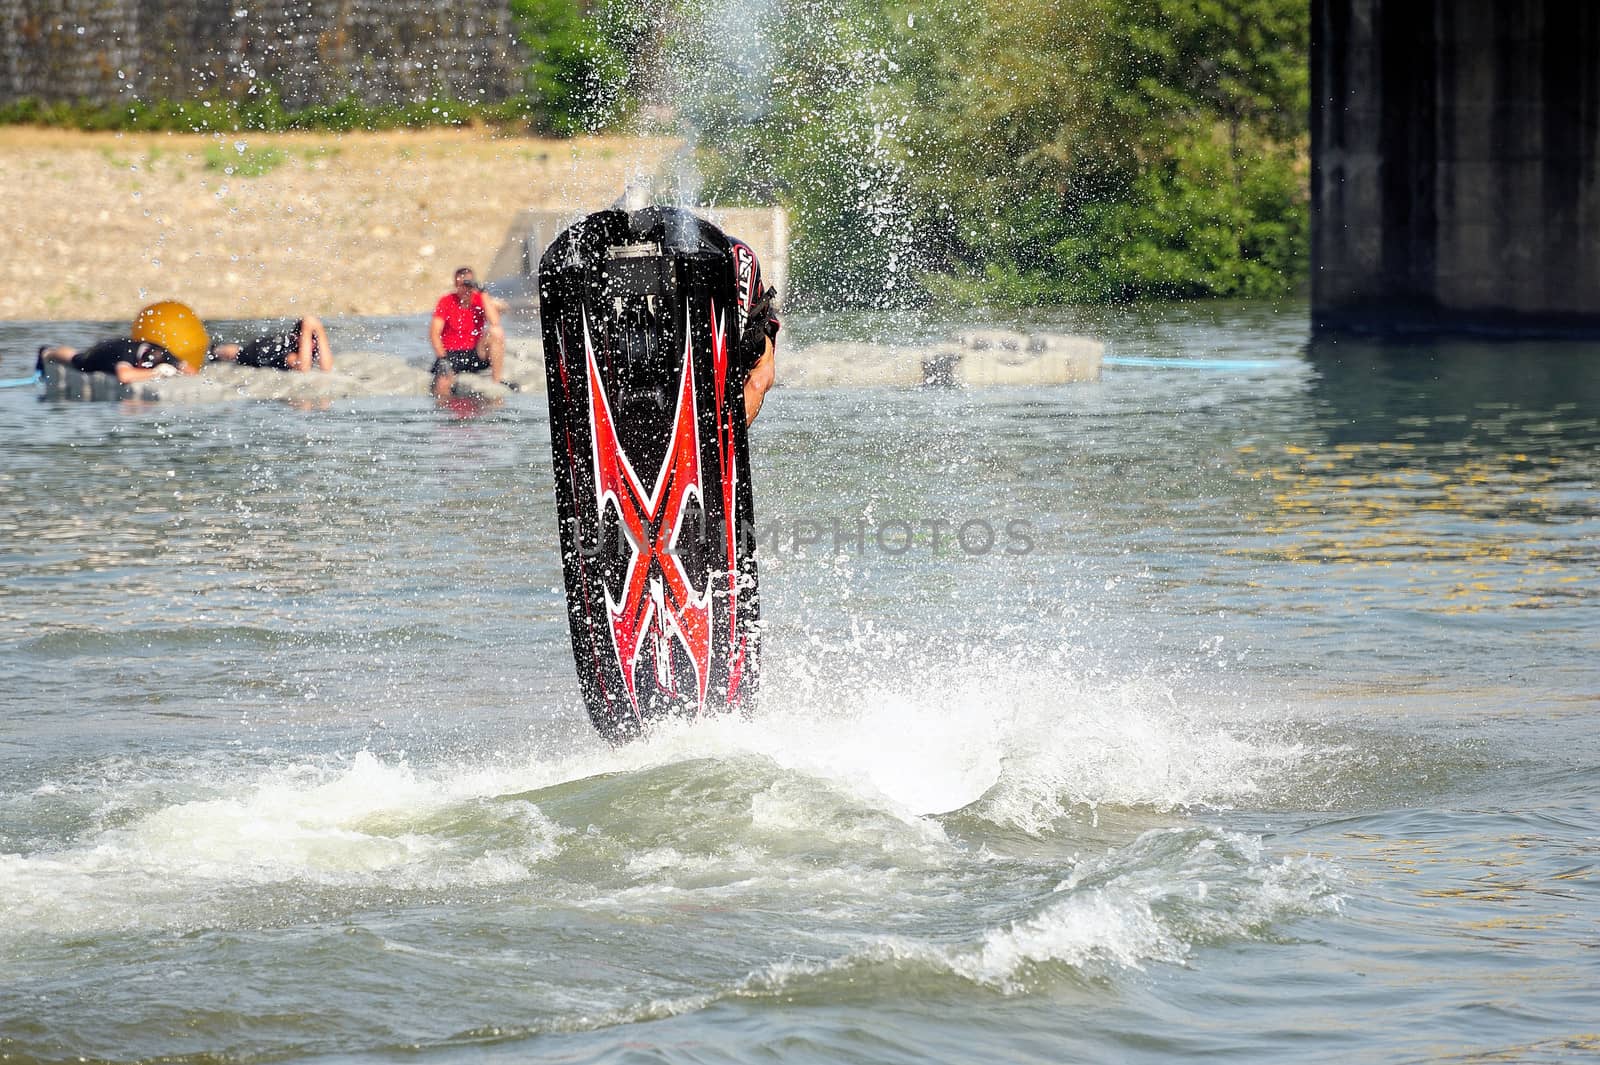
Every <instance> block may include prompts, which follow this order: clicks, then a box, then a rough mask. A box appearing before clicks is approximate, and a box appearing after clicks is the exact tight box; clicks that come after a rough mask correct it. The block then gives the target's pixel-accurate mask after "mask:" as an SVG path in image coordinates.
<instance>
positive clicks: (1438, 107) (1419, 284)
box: [1311, 0, 1600, 335]
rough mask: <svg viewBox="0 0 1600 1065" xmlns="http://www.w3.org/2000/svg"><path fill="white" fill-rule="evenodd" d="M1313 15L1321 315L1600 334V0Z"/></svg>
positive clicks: (1430, 3)
mask: <svg viewBox="0 0 1600 1065" xmlns="http://www.w3.org/2000/svg"><path fill="white" fill-rule="evenodd" d="M1311 10H1312V29H1311V150H1312V172H1311V206H1312V274H1311V302H1312V316H1313V320H1314V323H1315V326H1316V327H1317V328H1318V329H1320V330H1358V331H1367V332H1380V333H1381V332H1407V331H1481V332H1503V333H1516V334H1528V333H1538V334H1548V335H1560V334H1572V335H1600V3H1595V2H1594V0H1312V5H1311Z"/></svg>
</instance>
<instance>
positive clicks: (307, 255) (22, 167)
mask: <svg viewBox="0 0 1600 1065" xmlns="http://www.w3.org/2000/svg"><path fill="white" fill-rule="evenodd" d="M675 147H676V143H675V142H673V141H669V140H664V139H647V138H630V137H581V138H574V139H572V140H550V139H539V138H532V137H508V136H503V135H499V134H496V133H492V132H489V131H485V130H471V129H466V130H397V131H386V132H381V133H301V132H294V133H250V134H232V135H226V136H224V135H221V134H177V133H84V132H76V131H71V130H56V129H41V128H36V127H26V126H11V127H0V183H3V185H4V187H5V189H6V202H7V209H6V218H7V221H6V226H5V229H4V235H5V237H6V238H7V239H8V240H9V242H10V245H11V254H10V255H7V256H4V257H0V319H5V320H11V321H56V320H86V321H121V320H123V319H129V320H131V319H132V316H133V314H134V313H135V312H136V311H137V310H138V309H139V308H140V307H141V306H144V305H145V304H147V303H150V302H153V301H154V300H157V299H179V300H182V301H184V302H186V303H188V304H189V305H190V306H192V307H193V308H194V309H195V310H196V312H198V313H199V314H200V315H201V317H202V318H205V319H207V320H213V319H263V318H276V317H288V316H295V315H301V314H316V315H319V316H328V317H331V316H340V315H362V316H373V315H406V314H425V313H427V311H428V310H429V309H430V308H431V307H432V306H433V303H434V301H435V300H437V299H438V297H439V296H440V294H442V293H444V292H445V291H447V290H448V289H449V287H450V274H451V271H453V270H454V269H455V267H457V266H460V265H472V266H473V267H474V268H475V269H477V270H478V271H479V272H480V274H481V273H484V272H486V271H487V270H488V269H489V266H490V263H491V261H492V260H493V258H494V254H495V252H496V251H497V250H498V249H499V247H500V245H501V243H502V241H503V240H504V238H505V235H506V230H507V227H508V226H509V225H510V223H511V221H512V219H513V218H514V217H515V215H516V212H517V211H519V210H521V209H523V208H528V207H541V208H554V209H562V210H593V209H595V208H598V207H601V206H604V205H605V204H606V203H609V202H610V201H611V200H612V199H614V198H615V197H616V195H617V194H618V192H620V190H621V189H622V187H623V185H624V183H625V182H626V181H627V180H628V178H629V177H630V176H632V175H634V174H636V173H638V172H641V171H643V172H646V173H653V172H654V171H655V170H656V169H657V168H658V167H659V166H660V165H661V163H662V161H663V160H664V159H665V158H666V157H667V156H668V155H669V154H670V153H671V152H672V150H673V149H674V148H675ZM230 168H232V172H231V173H230V172H229V169H230Z"/></svg>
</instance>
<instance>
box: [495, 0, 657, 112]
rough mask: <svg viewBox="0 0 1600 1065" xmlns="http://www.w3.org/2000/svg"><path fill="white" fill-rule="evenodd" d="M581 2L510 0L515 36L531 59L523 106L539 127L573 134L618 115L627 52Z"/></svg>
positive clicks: (525, 81) (626, 68) (525, 79)
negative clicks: (524, 46)
mask: <svg viewBox="0 0 1600 1065" xmlns="http://www.w3.org/2000/svg"><path fill="white" fill-rule="evenodd" d="M603 14H604V12H602V13H601V15H594V14H590V13H588V12H586V11H585V10H584V9H583V7H582V6H580V3H579V0H511V17H512V21H513V24H514V25H515V26H516V29H517V35H518V37H519V38H521V40H522V42H523V44H524V45H526V46H527V48H528V51H529V54H530V55H531V57H532V58H531V60H530V63H529V65H528V69H527V72H526V74H525V75H524V90H525V93H526V96H525V103H526V107H527V110H528V114H529V117H530V119H531V120H532V121H533V123H534V125H535V126H536V127H537V128H540V129H542V130H544V131H546V132H550V133H563V134H571V133H578V132H582V131H583V130H585V129H589V130H595V129H598V128H600V127H602V126H604V125H606V124H608V123H609V122H611V121H613V120H615V118H616V117H617V115H618V113H619V112H620V105H621V100H620V97H619V93H618V86H620V85H622V84H623V82H624V81H625V80H626V77H627V70H628V65H627V61H626V56H625V53H624V52H623V51H621V50H619V48H618V47H617V46H616V44H615V43H614V42H613V40H612V39H610V38H609V37H608V35H607V33H606V29H605V26H604V24H603V20H602V17H601V16H602V15H603Z"/></svg>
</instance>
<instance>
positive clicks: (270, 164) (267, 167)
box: [205, 144, 289, 177]
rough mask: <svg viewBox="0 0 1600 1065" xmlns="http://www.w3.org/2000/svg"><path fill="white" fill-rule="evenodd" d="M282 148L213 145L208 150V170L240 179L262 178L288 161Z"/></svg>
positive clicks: (206, 157) (286, 154) (206, 153)
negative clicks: (218, 171)
mask: <svg viewBox="0 0 1600 1065" xmlns="http://www.w3.org/2000/svg"><path fill="white" fill-rule="evenodd" d="M288 158H289V156H288V153H286V152H284V151H283V150H282V149H280V148H247V147H231V148H223V147H222V146H220V145H216V144H213V145H211V146H210V147H208V148H207V149H206V152H205V159H206V169H207V170H220V171H222V172H223V173H225V174H233V175H236V176H238V177H260V176H261V175H262V174H265V173H269V172H270V171H272V170H276V169H277V168H278V167H279V166H281V165H283V163H284V162H286V161H287V160H288Z"/></svg>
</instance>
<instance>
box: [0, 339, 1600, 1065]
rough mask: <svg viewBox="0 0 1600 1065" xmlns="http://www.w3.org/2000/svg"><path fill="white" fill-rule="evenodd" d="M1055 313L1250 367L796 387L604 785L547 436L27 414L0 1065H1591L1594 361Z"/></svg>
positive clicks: (393, 421)
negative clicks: (733, 702)
mask: <svg viewBox="0 0 1600 1065" xmlns="http://www.w3.org/2000/svg"><path fill="white" fill-rule="evenodd" d="M795 324H796V326H797V331H799V332H801V333H804V332H805V331H806V329H807V328H808V327H809V328H810V330H811V331H812V333H813V335H814V336H817V337H821V336H824V335H826V334H828V333H829V332H830V331H832V332H834V333H839V332H851V331H854V330H858V329H860V328H862V325H861V323H851V322H847V321H832V322H812V323H806V322H803V321H802V322H798V323H795ZM1024 324H1025V325H1029V326H1034V325H1046V326H1050V327H1055V328H1059V327H1062V326H1067V327H1076V328H1080V329H1085V330H1088V331H1092V332H1095V333H1097V334H1099V335H1102V336H1105V337H1107V338H1108V339H1109V340H1110V342H1111V353H1112V354H1120V355H1130V356H1147V355H1158V356H1173V357H1179V358H1212V359H1216V358H1224V359H1226V358H1239V359H1248V360H1251V361H1253V362H1264V363H1266V365H1264V366H1252V367H1245V368H1241V369H1236V370H1227V369H1223V370H1216V369H1171V368H1159V367H1150V368H1137V367H1134V368H1113V369H1108V370H1107V371H1106V374H1105V377H1104V380H1103V381H1101V382H1100V383H1098V384H1091V385H1075V386H1065V387H1059V388H1048V389H1028V390H996V391H987V392H977V391H974V392H951V391H878V392H850V391H837V392H805V391H798V390H789V391H783V390H780V391H778V392H776V393H774V394H773V395H772V396H771V397H770V398H769V400H768V403H767V407H766V410H765V412H764V413H763V414H762V418H761V421H760V422H759V423H758V424H757V426H756V428H755V430H754V433H753V441H754V448H755V459H756V463H755V475H756V478H757V497H756V498H757V512H758V515H759V516H760V517H761V518H762V519H763V537H764V539H763V548H762V549H763V552H764V555H763V561H762V567H763V568H762V577H763V593H764V604H763V605H764V613H765V615H766V617H767V619H768V628H767V635H766V651H767V659H766V678H765V679H766V684H765V690H764V692H763V697H762V705H761V707H760V709H759V711H758V712H757V713H755V714H753V715H751V716H750V717H749V718H748V719H741V720H727V719H725V720H716V721H711V722H706V723H702V724H699V725H694V726H674V727H669V728H664V729H662V730H661V731H660V732H659V733H658V734H657V735H655V736H653V737H652V738H650V739H649V740H647V741H645V742H641V743H636V744H633V745H630V746H627V747H623V748H619V749H611V748H609V747H607V746H606V745H605V744H604V743H602V742H601V741H600V740H599V739H598V738H597V737H596V736H595V734H594V733H593V731H592V729H591V728H590V727H589V725H588V723H587V721H586V720H585V719H584V718H583V711H582V708H581V704H580V701H579V699H578V696H577V692H576V682H575V679H574V675H573V669H572V664H571V659H570V654H569V648H568V645H567V633H566V629H565V622H564V618H563V600H562V596H561V592H560V571H559V566H558V560H557V557H556V548H555V543H556V538H555V535H554V522H553V514H552V511H553V499H552V491H551V487H550V476H551V474H550V461H549V453H548V446H549V445H548V435H547V429H546V419H545V416H544V411H543V400H542V399H541V398H540V397H538V396H529V397H520V398H517V399H514V400H513V401H512V402H510V403H508V404H507V405H504V406H501V407H496V408H487V409H459V408H445V409H440V408H436V407H435V406H434V405H433V404H432V403H431V401H425V400H421V399H417V400H362V401H352V402H336V403H334V404H332V405H331V406H330V407H329V408H327V409H322V410H297V409H291V408H288V407H283V406H274V405H216V406H203V407H188V408H181V407H161V406H134V405H114V404H68V403H60V404H57V403H41V402H39V401H38V400H37V398H36V396H35V395H34V394H32V393H30V392H28V390H19V389H12V390H8V391H6V392H0V441H3V443H4V449H5V450H4V456H5V457H4V459H3V460H0V1060H9V1061H66V1060H79V1059H83V1058H87V1059H110V1060H117V1061H133V1060H162V1061H192V1062H203V1061H241V1062H250V1061H283V1060H311V1059H316V1060H338V1061H379V1060H384V1061H387V1060H396V1059H403V1060H414V1061H428V1062H453V1061H471V1062H481V1061H495V1060H505V1061H527V1060H552V1059H559V1060H563V1061H571V1060H582V1061H616V1062H621V1061H641V1062H642V1061H664V1062H747V1061H753V1060H765V1061H795V1062H809V1061H871V1062H906V1063H913V1062H914V1063H918V1065H920V1063H923V1062H927V1061H1006V1062H1018V1061H1039V1062H1057V1061H1106V1062H1111V1061H1116V1062H1137V1061H1149V1062H1158V1061H1160V1062H1164V1061H1170V1060H1173V1059H1175V1058H1177V1057H1180V1056H1182V1057H1187V1056H1189V1055H1195V1054H1201V1053H1204V1054H1207V1055H1210V1056H1212V1057H1213V1059H1215V1060H1233V1061H1259V1062H1277V1061H1283V1060H1330V1061H1332V1060H1337V1061H1357V1062H1360V1061H1371V1062H1377V1061H1383V1062H1392V1061H1410V1060H1428V1061H1451V1060H1454V1061H1487V1060H1515V1061H1570V1060H1579V1059H1585V1058H1592V1057H1593V1056H1594V1055H1595V1054H1596V1052H1597V1051H1600V1035H1597V1034H1595V1033H1596V1031H1597V1029H1596V1022H1595V1020H1594V1018H1595V1017H1596V1016H1597V1015H1600V1012H1597V1010H1600V1007H1597V999H1596V995H1595V992H1594V988H1595V987H1596V986H1600V955H1597V953H1596V950H1595V945H1596V923H1597V920H1600V898H1597V887H1600V881H1597V854H1600V829H1597V827H1596V826H1597V823H1600V822H1597V818H1596V812H1597V811H1596V803H1595V800H1594V795H1595V793H1596V789H1597V787H1600V769H1597V765H1600V740H1597V735H1600V734H1597V730H1596V728H1595V715H1596V713H1597V711H1600V707H1597V705H1596V700H1597V696H1600V684H1597V677H1600V673H1597V669H1596V661H1597V652H1600V647H1597V640H1596V634H1597V633H1600V621H1597V616H1596V611H1595V606H1596V596H1597V593H1600V582H1597V578H1596V576H1595V573H1596V561H1597V555H1600V546H1597V545H1600V508H1597V506H1596V496H1595V480H1596V471H1597V469H1600V421H1597V412H1600V360H1597V358H1596V353H1595V352H1594V351H1593V350H1590V349H1587V348H1582V347H1579V346H1575V345H1565V346H1563V345H1535V344H1493V345H1487V344H1485V345H1471V344H1457V343H1448V344H1447V343H1428V344H1417V345H1410V346H1377V345H1372V344H1365V343H1359V342H1342V343H1339V344H1324V343H1318V344H1316V345H1308V342H1307V337H1306V328H1305V317H1304V311H1303V308H1290V309H1288V310H1282V311H1277V312H1273V311H1269V310H1265V309H1260V308H1248V307H1222V308H1205V309H1183V308H1158V309H1153V310H1147V311H1143V312H1139V313H1137V314H1133V313H1130V314H1119V315H1112V316H1108V317H1105V318H1102V319H1100V320H1092V321H1089V320H1077V321H1069V322H1062V321H1052V320H1047V319H1045V318H1040V319H1037V320H1035V321H1032V322H1029V323H1024ZM420 329H421V325H420V323H418V322H403V323H370V322H368V323H361V322H346V323H342V324H341V323H336V329H335V335H334V340H335V343H336V344H338V343H339V342H340V341H341V335H340V334H341V331H342V332H343V337H344V340H345V342H346V343H347V344H349V343H350V338H351V337H354V336H355V335H356V334H357V333H358V332H361V331H363V330H365V331H367V332H368V333H372V334H373V335H375V336H377V337H378V339H379V340H380V341H383V342H385V343H388V344H389V346H390V348H391V350H406V351H409V350H411V348H408V347H407V345H411V346H413V347H414V348H415V349H416V352H417V353H419V354H420V352H421V350H422V349H421V343H420V341H419V340H417V339H415V338H416V337H417V336H420V335H421V334H420V332H419V331H420ZM63 330H65V333H67V334H72V335H64V334H63ZM49 332H54V333H56V334H58V335H59V338H60V339H62V340H67V341H81V340H86V339H90V338H91V335H92V334H93V332H94V330H93V328H92V327H90V326H87V325H79V326H75V327H61V326H51V327H36V326H27V325H19V324H7V325H0V344H3V346H4V347H5V348H7V349H9V350H11V351H18V350H29V349H31V346H34V345H37V344H38V343H42V342H44V341H45V340H49V339H54V338H53V337H51V336H46V335H36V334H43V333H49ZM385 338H387V339H385ZM19 361H20V360H18V359H16V358H15V357H13V358H12V359H11V360H9V361H8V362H7V367H8V368H15V367H16V366H17V365H18V363H19ZM780 366H781V362H780Z"/></svg>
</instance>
